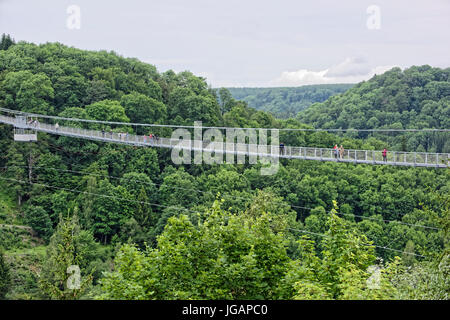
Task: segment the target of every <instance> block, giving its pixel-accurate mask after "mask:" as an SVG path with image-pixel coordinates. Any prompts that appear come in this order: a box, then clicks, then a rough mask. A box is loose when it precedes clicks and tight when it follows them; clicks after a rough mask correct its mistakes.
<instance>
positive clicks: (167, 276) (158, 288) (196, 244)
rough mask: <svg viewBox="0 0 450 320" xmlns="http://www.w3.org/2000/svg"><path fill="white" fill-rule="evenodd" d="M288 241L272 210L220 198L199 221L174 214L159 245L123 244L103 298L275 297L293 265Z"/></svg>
mask: <svg viewBox="0 0 450 320" xmlns="http://www.w3.org/2000/svg"><path fill="white" fill-rule="evenodd" d="M283 242H284V241H283V239H282V236H281V235H276V234H274V233H273V232H272V230H271V227H270V223H269V220H268V216H267V215H265V214H262V215H261V216H259V217H257V218H254V219H253V218H249V217H248V216H247V217H246V218H244V216H238V215H232V214H229V213H227V212H226V211H223V210H222V209H220V207H219V204H218V202H216V203H215V204H214V205H213V207H212V209H211V210H210V212H209V213H208V215H207V217H206V220H205V221H204V222H202V223H201V224H199V225H198V226H197V227H196V226H194V225H192V223H191V222H190V221H189V220H188V218H187V216H184V215H181V216H180V217H178V218H170V219H169V221H168V224H167V226H166V228H165V230H164V232H163V234H162V235H161V236H160V237H158V246H157V248H156V249H150V248H148V249H147V250H146V251H144V252H141V251H139V250H138V249H136V248H134V247H132V246H128V245H126V246H124V247H122V249H121V251H120V253H119V254H118V255H117V257H116V260H115V264H116V270H115V271H114V272H112V273H108V274H107V275H106V277H105V278H104V279H102V280H101V283H102V288H103V291H104V294H103V295H102V296H101V298H103V299H263V298H266V299H273V298H276V293H275V292H274V291H273V287H274V286H275V285H276V283H277V282H278V281H279V280H280V279H281V277H282V276H283V275H284V273H285V272H286V268H287V262H288V257H287V254H286V250H285V248H284V245H283Z"/></svg>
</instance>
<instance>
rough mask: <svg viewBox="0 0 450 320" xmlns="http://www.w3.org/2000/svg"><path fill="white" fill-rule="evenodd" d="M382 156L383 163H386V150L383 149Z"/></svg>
mask: <svg viewBox="0 0 450 320" xmlns="http://www.w3.org/2000/svg"><path fill="white" fill-rule="evenodd" d="M382 154H383V161H384V162H387V158H386V156H387V149H386V148H384V149H383V153H382Z"/></svg>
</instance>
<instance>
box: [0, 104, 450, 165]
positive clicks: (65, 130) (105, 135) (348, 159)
mask: <svg viewBox="0 0 450 320" xmlns="http://www.w3.org/2000/svg"><path fill="white" fill-rule="evenodd" d="M0 111H1V112H2V113H3V114H0V123H3V124H7V125H11V126H13V127H14V140H16V141H24V142H25V141H27V142H30V141H37V132H45V133H48V134H53V135H59V136H67V137H73V138H79V139H86V140H93V141H100V142H109V143H118V144H127V145H133V146H140V147H158V148H169V149H177V150H180V151H181V150H186V151H187V152H188V151H189V152H192V151H197V152H199V151H200V152H207V153H219V154H231V155H233V156H234V155H241V156H248V157H258V158H260V159H261V158H268V157H269V158H283V159H302V160H315V161H332V162H343V163H355V164H359V163H365V164H372V165H392V166H414V167H434V168H447V167H448V166H450V154H449V153H430V152H402V151H389V152H388V153H387V155H386V159H383V155H382V151H381V150H352V149H347V150H344V151H343V153H342V155H336V153H335V150H334V149H332V148H314V147H297V146H280V145H257V144H246V143H234V142H216V141H202V140H191V139H190V140H186V139H178V138H166V137H158V138H155V137H152V138H151V137H149V136H145V135H137V134H129V133H117V132H112V131H108V132H106V131H104V130H92V129H85V128H79V127H71V126H64V125H59V124H58V123H46V122H39V121H31V118H36V119H37V118H40V119H41V120H42V121H44V120H43V119H48V118H52V119H53V120H59V121H60V122H62V123H65V122H67V121H73V122H77V121H86V122H90V123H97V124H105V123H108V124H116V125H117V124H121V125H126V126H139V125H144V124H133V123H114V122H106V121H96V120H81V119H72V118H62V117H55V116H45V115H39V114H27V113H23V112H19V111H15V110H9V109H4V108H0ZM5 113H6V115H5ZM155 126H161V127H164V125H155ZM180 127H183V126H180ZM218 129H221V128H218ZM233 129H246V128H233Z"/></svg>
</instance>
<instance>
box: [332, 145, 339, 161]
mask: <svg viewBox="0 0 450 320" xmlns="http://www.w3.org/2000/svg"><path fill="white" fill-rule="evenodd" d="M333 153H334V157H335V158H336V159H337V158H338V155H339V149H338V146H337V144H335V145H334V148H333Z"/></svg>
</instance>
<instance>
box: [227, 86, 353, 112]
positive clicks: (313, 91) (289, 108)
mask: <svg viewBox="0 0 450 320" xmlns="http://www.w3.org/2000/svg"><path fill="white" fill-rule="evenodd" d="M353 86H354V84H318V85H307V86H301V87H281V88H227V89H228V91H229V92H230V93H231V95H232V97H233V98H234V99H236V100H241V101H245V102H247V104H248V106H249V107H251V108H254V109H256V110H262V111H266V112H270V113H271V114H273V115H274V116H275V117H277V118H281V119H287V118H292V117H295V116H296V115H297V113H298V112H299V111H301V110H304V109H306V108H307V107H309V106H310V105H312V104H313V103H316V102H324V101H325V100H327V99H328V98H329V97H331V96H333V95H336V94H339V93H343V92H345V91H347V90H348V89H350V88H351V87H353Z"/></svg>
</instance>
